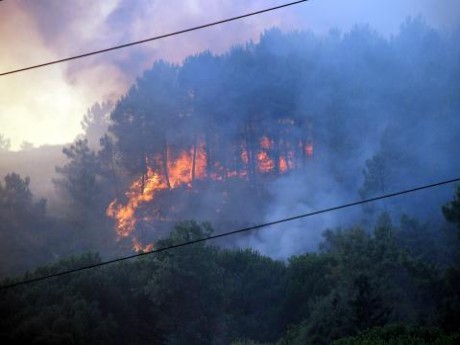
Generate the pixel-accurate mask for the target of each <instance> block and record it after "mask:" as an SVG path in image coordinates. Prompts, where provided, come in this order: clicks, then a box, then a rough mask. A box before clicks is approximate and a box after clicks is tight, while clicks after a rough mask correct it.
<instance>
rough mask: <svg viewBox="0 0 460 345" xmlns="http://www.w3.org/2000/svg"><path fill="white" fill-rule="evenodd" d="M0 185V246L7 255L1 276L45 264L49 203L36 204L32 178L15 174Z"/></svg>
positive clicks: (1, 269) (40, 202)
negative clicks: (44, 251)
mask: <svg viewBox="0 0 460 345" xmlns="http://www.w3.org/2000/svg"><path fill="white" fill-rule="evenodd" d="M4 181H5V183H4V184H2V183H0V219H1V222H0V246H1V250H2V253H4V254H3V255H4V257H3V260H2V261H1V265H0V274H5V273H13V272H16V273H17V272H18V271H21V270H24V269H25V268H27V267H30V266H31V265H34V264H37V263H38V262H43V261H44V260H46V259H48V258H49V255H47V254H46V253H43V252H41V251H42V250H43V248H44V245H45V238H44V237H43V232H44V230H45V229H44V228H45V226H46V225H47V220H46V217H45V216H46V201H45V200H44V199H41V200H38V201H36V200H35V198H34V196H33V194H32V191H31V190H30V187H29V184H30V179H29V178H28V177H26V178H22V177H21V176H20V175H19V174H16V173H11V174H8V175H6V176H5V179H4Z"/></svg>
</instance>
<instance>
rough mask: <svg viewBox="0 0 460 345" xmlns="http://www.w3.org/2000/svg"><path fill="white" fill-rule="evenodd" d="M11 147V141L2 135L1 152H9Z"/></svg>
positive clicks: (0, 135)
mask: <svg viewBox="0 0 460 345" xmlns="http://www.w3.org/2000/svg"><path fill="white" fill-rule="evenodd" d="M10 147H11V140H10V139H9V138H7V137H5V136H4V135H3V134H0V152H4V151H8V150H9V149H10Z"/></svg>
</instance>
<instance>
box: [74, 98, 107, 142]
mask: <svg viewBox="0 0 460 345" xmlns="http://www.w3.org/2000/svg"><path fill="white" fill-rule="evenodd" d="M113 107H114V104H113V103H112V102H111V101H108V102H102V103H95V104H94V105H93V106H92V107H91V108H90V109H88V111H87V112H86V114H85V116H84V117H83V120H82V121H81V128H82V129H83V131H84V132H85V134H84V137H85V138H86V139H87V140H88V146H89V147H90V148H91V149H92V150H98V149H99V144H100V142H99V140H100V138H102V137H103V136H104V134H105V133H106V132H107V131H108V128H109V125H110V112H111V111H112V109H113Z"/></svg>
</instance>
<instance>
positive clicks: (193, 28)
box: [0, 0, 308, 77]
mask: <svg viewBox="0 0 460 345" xmlns="http://www.w3.org/2000/svg"><path fill="white" fill-rule="evenodd" d="M0 1H1V0H0ZM307 1H308V0H299V1H294V2H290V3H287V4H283V5H279V6H275V7H270V8H266V9H263V10H260V11H256V12H250V13H246V14H242V15H239V16H236V17H232V18H227V19H222V20H219V21H217V22H212V23H208V24H203V25H199V26H195V27H192V28H188V29H184V30H179V31H175V32H171V33H168V34H164V35H160V36H155V37H150V38H146V39H143V40H140V41H135V42H131V43H126V44H121V45H118V46H114V47H110V48H105V49H101V50H96V51H92V52H89V53H85V54H81V55H75V56H71V57H67V58H63V59H59V60H54V61H49V62H45V63H42V64H38V65H34V66H29V67H24V68H20V69H16V70H12V71H8V72H2V73H0V77H1V76H5V75H9V74H13V73H19V72H24V71H28V70H31V69H35V68H40V67H45V66H49V65H54V64H58V63H62V62H66V61H71V60H76V59H81V58H85V57H88V56H92V55H97V54H102V53H107V52H109V51H112V50H117V49H122V48H127V47H131V46H134V45H138V44H143V43H147V42H151V41H156V40H159V39H162V38H166V37H171V36H177V35H181V34H184V33H187V32H191V31H196V30H200V29H204V28H208V27H211V26H215V25H219V24H223V23H228V22H232V21H235V20H239V19H243V18H247V17H251V16H255V15H258V14H262V13H265V12H270V11H274V10H278V9H281V8H284V7H288V6H293V5H297V4H300V3H302V2H307Z"/></svg>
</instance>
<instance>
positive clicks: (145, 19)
mask: <svg viewBox="0 0 460 345" xmlns="http://www.w3.org/2000/svg"><path fill="white" fill-rule="evenodd" d="M285 2H287V0H285V1H281V0H253V1H232V0H170V1H167V2H166V1H159V0H136V1H128V0H104V1H91V2H89V1H84V0H69V1H62V0H17V1H13V0H7V1H2V2H0V37H1V39H0V52H1V54H0V72H6V71H9V70H12V69H17V68H21V67H26V66H28V65H33V64H39V63H43V62H46V61H49V60H53V59H59V58H63V57H67V56H71V55H76V54H81V53H85V52H88V51H92V50H97V49H101V48H106V47H109V46H112V45H117V44H122V43H127V42H130V41H134V40H140V39H143V38H147V37H152V36H156V35H160V34H164V33H168V32H171V31H176V30H180V29H185V28H188V27H191V26H196V25H200V24H203V23H207V22H212V21H216V20H220V19H224V18H228V17H232V16H236V15H239V14H242V13H247V12H251V11H256V10H259V9H263V8H266V7H271V6H276V5H280V4H282V3H285ZM458 14H460V2H459V1H457V0H387V1H380V0H348V1H345V0H310V1H309V2H307V3H303V4H300V5H296V6H292V7H289V8H285V9H282V10H278V11H274V12H271V13H267V14H263V15H260V16H257V17H251V18H247V19H244V20H241V21H238V22H234V23H228V24H224V25H221V26H218V27H213V28H208V29H205V30H200V31H197V32H193V33H188V34H185V35H182V36H180V37H172V38H167V39H163V40H160V41H155V42H151V43H148V44H144V45H142V46H137V47H134V48H128V49H124V50H119V51H115V52H111V53H108V54H104V55H99V56H95V57H91V58H87V59H81V60H78V61H73V62H68V63H64V64H59V65H54V66H50V67H46V68H41V69H37V70H33V71H27V72H23V73H19V74H13V75H9V76H3V77H0V134H3V135H5V136H6V137H9V138H11V141H12V148H13V149H18V148H19V146H20V144H21V142H23V141H28V142H32V143H34V144H35V145H43V144H62V143H67V142H70V141H72V140H73V139H74V138H75V136H76V135H77V134H78V133H79V132H80V131H81V128H80V121H81V119H82V116H83V115H84V113H85V112H86V109H87V108H89V107H91V105H92V104H93V103H95V102H97V101H104V100H108V99H112V100H115V99H117V98H118V97H119V96H120V95H121V94H123V93H124V92H125V91H126V89H127V88H128V87H129V86H130V84H131V83H132V82H133V80H134V79H135V77H136V76H137V75H139V74H140V73H141V72H142V71H143V70H145V69H146V68H148V67H150V66H151V65H152V63H153V61H155V60H156V59H159V58H163V59H167V60H170V61H175V62H178V63H180V62H181V61H182V59H183V58H184V57H186V56H187V55H189V54H193V53H197V52H200V51H203V50H211V51H213V52H216V53H221V52H223V51H225V50H226V49H228V48H229V47H230V46H231V45H234V44H237V43H244V42H246V41H248V40H250V39H253V40H257V38H258V36H259V34H260V33H261V32H263V31H264V29H267V28H271V27H274V26H276V27H280V28H281V29H282V30H292V29H309V30H312V31H314V32H316V33H326V32H328V31H329V30H330V29H333V28H337V29H339V30H341V31H348V30H349V29H350V28H351V27H352V26H353V25H354V24H360V23H369V24H370V26H371V27H373V28H374V29H376V30H377V31H378V32H380V33H381V34H383V35H385V36H390V35H391V34H393V33H396V32H397V31H398V29H399V26H400V24H401V23H402V22H403V21H404V20H405V18H406V17H408V16H418V15H420V16H422V17H424V18H425V20H426V22H427V23H428V24H429V25H431V26H433V27H437V28H439V27H446V28H451V27H455V26H457V25H458V24H459V19H458V18H459V16H458Z"/></svg>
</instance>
